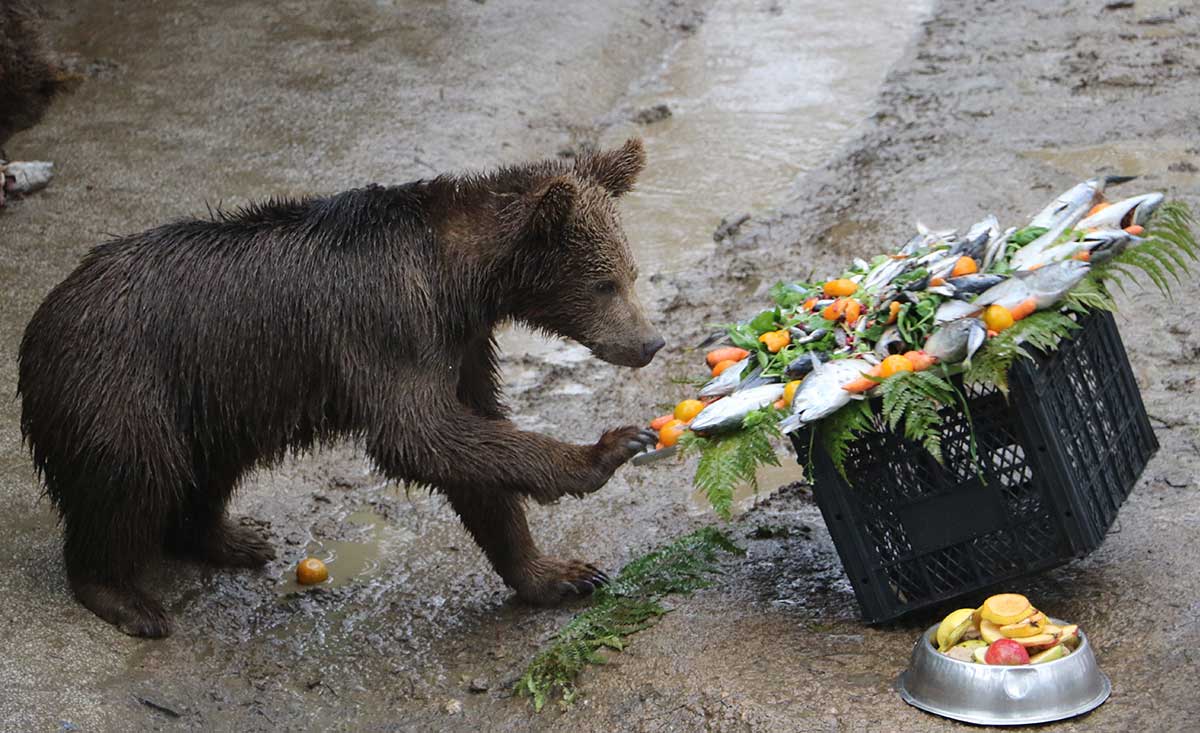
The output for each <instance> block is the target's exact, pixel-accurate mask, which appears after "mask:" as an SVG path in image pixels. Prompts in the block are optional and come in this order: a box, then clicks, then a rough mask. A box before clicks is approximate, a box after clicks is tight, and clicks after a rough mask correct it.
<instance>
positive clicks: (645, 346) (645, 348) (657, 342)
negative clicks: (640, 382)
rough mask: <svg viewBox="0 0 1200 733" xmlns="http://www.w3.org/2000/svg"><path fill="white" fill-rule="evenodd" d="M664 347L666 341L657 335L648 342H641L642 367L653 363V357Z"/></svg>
mask: <svg viewBox="0 0 1200 733" xmlns="http://www.w3.org/2000/svg"><path fill="white" fill-rule="evenodd" d="M666 345H667V342H666V340H665V339H664V338H663V337H662V336H659V335H657V334H656V335H655V336H654V338H652V339H650V340H649V341H644V342H642V366H646V365H647V364H649V363H650V362H651V361H653V360H654V355H655V354H657V353H658V351H659V349H661V348H662V347H664V346H666Z"/></svg>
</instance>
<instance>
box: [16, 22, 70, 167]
mask: <svg viewBox="0 0 1200 733" xmlns="http://www.w3.org/2000/svg"><path fill="white" fill-rule="evenodd" d="M68 81H69V77H68V75H67V74H66V73H64V72H63V70H62V69H60V68H59V67H58V66H57V65H56V64H55V63H54V62H52V61H51V60H50V56H49V52H48V51H47V49H46V44H45V43H44V41H43V39H42V35H41V30H40V24H39V22H38V16H37V14H36V12H35V11H34V10H33V7H32V5H30V3H28V2H27V0H2V2H0V151H3V149H4V146H5V143H7V142H8V139H9V138H11V137H12V136H13V135H15V134H16V133H18V132H20V131H22V130H25V129H28V128H30V127H33V126H34V125H36V124H37V123H38V122H39V121H40V120H41V119H42V116H43V115H44V114H45V113H46V108H47V107H49V106H50V102H51V101H53V99H54V96H55V95H56V94H58V93H59V92H60V91H61V90H62V89H63V88H64V87H65V86H66V85H67V84H68ZM3 157H4V156H3V155H2V154H0V158H3Z"/></svg>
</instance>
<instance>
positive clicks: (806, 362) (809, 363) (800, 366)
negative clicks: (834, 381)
mask: <svg viewBox="0 0 1200 733" xmlns="http://www.w3.org/2000/svg"><path fill="white" fill-rule="evenodd" d="M827 361H829V354H825V353H820V352H816V351H810V352H808V353H807V354H801V355H800V356H798V357H796V359H795V360H794V361H792V363H791V364H788V365H787V368H786V369H784V373H785V374H786V375H787V378H788V379H803V378H804V377H805V376H806V375H807V374H808V373H809V372H811V371H812V370H813V369H816V368H817V367H819V366H820V365H821V364H823V363H825V362H827Z"/></svg>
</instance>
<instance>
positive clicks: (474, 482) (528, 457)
mask: <svg viewBox="0 0 1200 733" xmlns="http://www.w3.org/2000/svg"><path fill="white" fill-rule="evenodd" d="M396 414H405V413H404V412H402V411H397V413H396ZM407 415H408V417H407V419H405V420H404V421H403V422H399V421H397V422H391V423H389V424H388V425H387V426H386V428H385V429H383V430H380V431H378V432H376V433H375V434H373V435H372V436H370V438H369V439H368V443H367V450H368V452H369V453H370V455H371V457H372V458H373V459H374V460H375V462H376V463H377V464H378V465H379V466H380V468H382V469H383V470H384V472H385V473H387V474H388V475H389V476H390V477H391V478H394V479H397V480H401V481H415V482H418V483H424V484H428V485H431V486H437V487H439V488H443V489H445V488H447V487H453V486H474V487H476V488H477V489H478V490H480V491H483V492H491V493H497V492H507V493H513V494H524V495H527V496H530V497H532V498H533V499H534V500H536V501H538V502H541V503H549V502H553V501H556V500H558V499H560V498H562V497H563V496H566V495H571V496H582V495H584V494H590V493H592V492H593V491H596V490H597V489H599V488H600V487H601V486H603V485H604V484H605V483H607V482H608V480H609V479H610V478H611V477H612V475H613V472H615V471H616V470H617V469H618V468H619V467H620V466H621V465H622V464H624V463H625V462H626V461H628V460H629V459H630V458H632V457H633V456H635V455H637V454H638V453H639V452H640V451H642V450H644V449H645V448H646V447H647V446H649V445H653V443H654V441H655V440H657V436H656V435H655V434H654V432H653V431H650V430H644V429H639V428H637V427H635V426H628V427H623V428H616V429H614V430H610V431H608V432H606V433H604V435H602V436H601V437H600V440H598V441H596V443H594V444H592V445H575V444H572V443H564V442H562V441H559V440H555V439H553V438H549V437H547V436H545V435H540V434H538V433H532V432H528V431H524V430H519V429H517V427H516V426H515V425H513V424H512V423H511V422H509V421H507V420H503V419H493V418H487V417H483V416H481V415H479V414H477V413H475V412H472V411H469V410H468V409H467V408H465V407H464V406H463V405H462V404H461V403H459V402H458V401H457V400H454V401H453V402H448V401H435V400H434V399H432V398H431V399H429V400H428V401H427V402H425V403H423V404H422V405H420V410H419V411H417V407H416V406H409V410H408V411H407Z"/></svg>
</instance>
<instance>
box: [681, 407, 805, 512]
mask: <svg viewBox="0 0 1200 733" xmlns="http://www.w3.org/2000/svg"><path fill="white" fill-rule="evenodd" d="M781 417H782V414H781V413H780V412H779V411H778V410H772V409H764V410H756V411H754V412H752V413H750V414H749V415H747V416H746V418H745V420H744V421H743V423H742V429H741V430H740V431H738V432H736V433H728V434H725V435H718V436H713V437H711V438H701V437H699V436H692V437H690V438H687V439H686V440H684V441H682V442H681V445H682V447H683V454H684V455H687V454H688V453H691V452H694V451H698V452H699V453H700V463H699V465H698V466H697V467H696V476H695V478H694V479H693V483H694V484H695V486H696V488H698V489H700V490H701V491H702V492H704V495H705V497H706V498H707V499H708V503H709V504H711V505H712V507H713V510H714V511H716V513H717V516H719V517H721V518H722V519H729V518H730V517H731V516H732V514H733V493H734V490H735V489H736V488H737V487H738V486H747V487H749V488H750V489H751V490H752V491H755V492H757V491H758V469H759V468H760V467H762V466H778V465H779V456H778V455H776V453H775V446H774V441H775V440H776V439H778V438H779V437H780V433H779V426H778V423H779V420H780V418H781Z"/></svg>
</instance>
